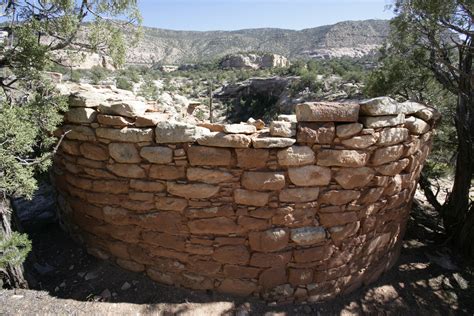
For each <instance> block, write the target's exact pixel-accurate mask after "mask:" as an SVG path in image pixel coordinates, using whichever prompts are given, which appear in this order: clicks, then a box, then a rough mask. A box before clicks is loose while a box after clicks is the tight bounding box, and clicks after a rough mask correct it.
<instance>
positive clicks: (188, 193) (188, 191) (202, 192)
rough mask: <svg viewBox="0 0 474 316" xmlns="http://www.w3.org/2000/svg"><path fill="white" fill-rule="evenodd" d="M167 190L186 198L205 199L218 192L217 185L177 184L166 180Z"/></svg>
mask: <svg viewBox="0 0 474 316" xmlns="http://www.w3.org/2000/svg"><path fill="white" fill-rule="evenodd" d="M167 190H168V192H169V193H170V194H173V195H177V196H181V197H184V198H186V199H207V198H210V197H212V196H214V195H216V194H217V192H219V186H215V185H210V184H201V183H195V184H178V183H174V182H168V184H167Z"/></svg>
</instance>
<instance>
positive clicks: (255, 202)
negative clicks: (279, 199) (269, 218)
mask: <svg viewBox="0 0 474 316" xmlns="http://www.w3.org/2000/svg"><path fill="white" fill-rule="evenodd" d="M269 197H270V194H268V193H265V192H256V191H249V190H243V189H237V190H235V191H234V200H235V203H237V204H243V205H251V206H265V205H266V204H267V203H268V199H269Z"/></svg>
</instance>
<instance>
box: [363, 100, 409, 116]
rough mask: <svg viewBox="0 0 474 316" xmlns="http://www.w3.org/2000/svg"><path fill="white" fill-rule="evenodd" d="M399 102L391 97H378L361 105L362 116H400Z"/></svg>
mask: <svg viewBox="0 0 474 316" xmlns="http://www.w3.org/2000/svg"><path fill="white" fill-rule="evenodd" d="M399 113H402V112H399V110H398V102H397V101H395V100H394V99H392V98H389V97H378V98H373V99H369V100H364V101H362V102H361V103H360V114H361V115H368V116H381V115H394V114H399Z"/></svg>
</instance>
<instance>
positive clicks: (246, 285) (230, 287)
mask: <svg viewBox="0 0 474 316" xmlns="http://www.w3.org/2000/svg"><path fill="white" fill-rule="evenodd" d="M237 277H240V276H237ZM217 290H218V291H219V292H222V293H228V294H232V295H238V296H249V295H250V294H252V293H253V292H254V291H256V290H257V285H256V284H255V283H253V282H251V281H245V280H239V279H224V280H223V281H222V283H221V284H220V285H219V287H218V288H217Z"/></svg>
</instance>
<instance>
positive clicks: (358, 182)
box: [334, 167, 374, 189]
mask: <svg viewBox="0 0 474 316" xmlns="http://www.w3.org/2000/svg"><path fill="white" fill-rule="evenodd" d="M373 177H374V170H373V169H371V168H367V167H361V168H341V169H339V170H338V171H337V172H336V173H335V175H334V179H335V180H336V182H337V183H338V184H339V185H340V186H341V187H342V188H343V189H354V188H361V187H365V186H366V185H367V184H368V183H369V182H370V181H371V180H372V178H373Z"/></svg>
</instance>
